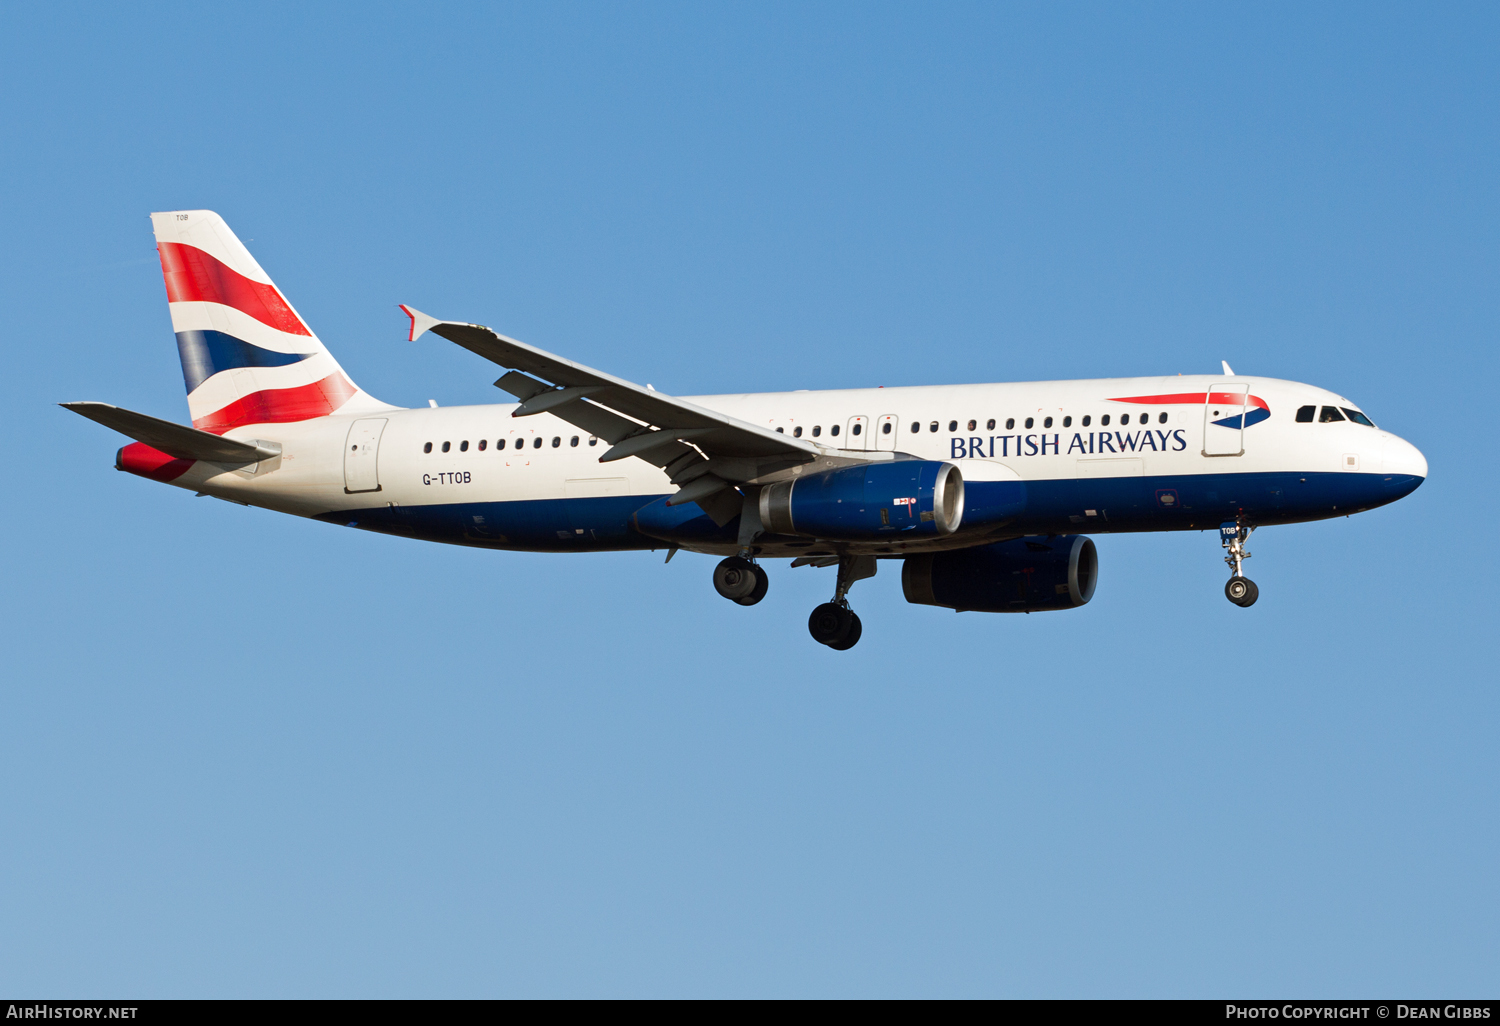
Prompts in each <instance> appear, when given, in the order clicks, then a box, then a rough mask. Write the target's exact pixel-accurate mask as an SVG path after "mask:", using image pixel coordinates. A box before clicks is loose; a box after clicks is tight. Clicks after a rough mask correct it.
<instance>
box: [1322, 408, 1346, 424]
mask: <svg viewBox="0 0 1500 1026" xmlns="http://www.w3.org/2000/svg"><path fill="white" fill-rule="evenodd" d="M1343 419H1344V415H1343V414H1342V413H1340V412H1339V408H1338V407H1337V406H1325V407H1323V412H1322V413H1320V414H1318V423H1319V424H1332V423H1333V422H1334V421H1338V420H1343Z"/></svg>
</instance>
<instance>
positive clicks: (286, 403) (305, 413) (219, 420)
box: [193, 372, 359, 435]
mask: <svg viewBox="0 0 1500 1026" xmlns="http://www.w3.org/2000/svg"><path fill="white" fill-rule="evenodd" d="M357 391H359V390H358V389H357V388H355V387H354V385H353V384H352V383H350V381H349V379H348V378H346V377H344V376H343V375H342V374H339V373H337V372H334V373H333V374H330V375H328V377H326V378H324V379H323V380H322V381H314V382H313V383H312V384H311V385H299V386H298V387H296V388H265V389H262V390H260V391H259V392H252V393H251V394H249V395H247V396H245V398H243V399H236V400H235V401H234V402H232V403H230V404H229V405H228V406H226V407H224V408H223V409H221V410H215V411H214V412H213V413H210V414H209V415H208V416H206V417H199V418H198V419H197V420H195V421H193V427H195V428H197V429H199V430H200V431H212V432H213V433H214V434H216V435H222V434H223V433H224V432H226V431H228V430H229V429H230V428H233V427H239V426H240V425H242V424H284V423H286V422H288V421H293V420H312V419H314V418H315V417H326V416H328V415H329V414H330V413H332V412H334V411H335V410H337V409H338V408H339V407H340V406H343V405H344V404H345V403H346V402H348V401H349V399H350V397H352V396H353V395H354V393H355V392H357Z"/></svg>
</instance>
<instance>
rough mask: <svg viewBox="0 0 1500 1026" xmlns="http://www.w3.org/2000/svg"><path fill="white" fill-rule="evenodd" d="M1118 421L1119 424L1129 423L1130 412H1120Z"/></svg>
mask: <svg viewBox="0 0 1500 1026" xmlns="http://www.w3.org/2000/svg"><path fill="white" fill-rule="evenodd" d="M1120 423H1121V424H1129V423H1130V414H1128V413H1122V414H1120Z"/></svg>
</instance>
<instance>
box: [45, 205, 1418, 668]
mask: <svg viewBox="0 0 1500 1026" xmlns="http://www.w3.org/2000/svg"><path fill="white" fill-rule="evenodd" d="M151 220H152V226H153V229H154V232H155V237H156V246H157V253H158V255H159V256H160V258H161V266H162V276H163V279H164V281H165V284H166V291H167V301H168V306H169V309H170V311H171V317H172V330H173V331H174V332H175V334H176V336H177V348H178V352H179V354H180V356H181V360H182V376H183V382H184V384H185V386H186V388H187V397H188V411H189V414H190V416H191V419H192V426H191V427H188V426H186V425H183V424H178V423H174V422H172V421H167V420H161V419H159V418H156V417H151V416H148V415H146V414H142V413H136V412H133V411H130V410H125V409H122V408H120V407H116V406H112V405H109V404H106V403H101V402H71V403H63V404H61V405H62V406H63V407H64V408H66V409H69V410H72V411H73V412H75V413H78V414H81V415H83V416H85V417H88V418H89V419H91V420H94V421H97V422H98V423H100V424H103V425H105V426H107V427H110V428H113V429H114V430H116V431H119V432H120V433H122V434H124V435H126V436H127V437H129V438H131V439H133V441H132V442H131V443H130V444H128V445H126V446H124V447H123V448H121V449H120V450H119V451H118V453H117V454H116V456H115V467H116V469H118V470H122V471H125V472H127V473H130V474H134V475H137V476H139V477H143V478H147V479H149V480H152V481H158V482H162V483H165V484H170V485H174V486H176V487H178V488H185V489H187V490H189V491H192V492H195V493H197V494H199V495H209V496H214V497H217V498H220V499H226V500H229V501H231V502H237V503H241V504H244V505H248V506H257V507H262V508H265V509H270V510H276V511H278V512H282V513H290V514H293V515H296V516H302V517H308V518H311V519H314V520H322V521H326V522H328V523H330V524H334V525H338V526H342V527H348V528H356V529H359V530H364V531H375V532H379V533H382V534H390V535H397V536H401V537H406V538H415V539H420V540H424V541H433V542H445V543H448V544H452V545H466V546H471V547H474V548H483V549H502V550H523V551H531V552H604V551H621V550H660V549H665V550H667V556H666V559H667V560H668V561H670V560H671V559H672V557H673V556H674V555H676V553H677V552H678V551H679V550H681V549H686V550H688V551H689V552H698V553H704V554H708V555H714V556H720V557H723V558H722V559H721V561H720V562H719V563H718V565H717V566H716V567H715V568H714V572H713V585H714V588H715V590H716V591H717V592H718V593H719V594H720V595H722V596H723V597H724V598H726V599H728V600H730V601H732V602H735V603H738V604H740V605H744V606H750V605H754V604H756V603H757V602H759V601H760V600H761V599H763V598H764V597H765V596H766V592H767V588H768V586H769V580H770V579H769V576H768V574H767V572H766V569H765V565H764V561H766V560H772V559H790V560H791V565H792V566H793V567H798V566H813V567H837V573H836V577H835V582H834V589H833V597H832V598H831V599H830V600H829V601H828V602H825V603H822V604H820V605H819V606H818V607H817V608H816V609H814V610H813V611H812V614H811V616H810V617H809V619H808V630H809V632H810V633H811V635H812V637H813V638H814V640H816V641H817V642H819V643H820V644H823V645H826V646H828V647H829V648H832V649H834V650H837V651H847V650H848V649H850V648H852V647H853V646H854V645H855V643H856V642H858V641H859V639H860V637H861V634H862V633H863V626H862V624H861V623H860V619H859V617H858V616H857V615H856V614H855V613H854V611H853V609H852V608H851V607H850V604H849V599H848V595H849V591H850V588H851V587H852V586H853V585H854V584H855V582H857V581H860V580H863V579H865V578H868V577H872V576H874V575H875V573H876V570H877V569H878V567H879V564H880V562H881V561H885V560H896V561H899V562H900V566H901V586H902V591H903V593H904V595H905V597H906V599H907V601H908V602H911V603H916V604H925V605H932V606H939V607H944V608H949V609H954V610H957V611H959V612H993V613H1012V612H1025V613H1031V612H1042V611H1047V610H1057V609H1070V608H1076V607H1078V606H1082V605H1084V604H1086V603H1087V602H1088V601H1089V600H1090V599H1091V598H1092V597H1093V595H1094V590H1095V587H1096V585H1097V583H1098V576H1099V558H1098V553H1097V550H1096V547H1095V545H1094V542H1093V540H1092V539H1091V538H1090V537H1088V535H1087V534H1085V533H1083V532H1089V533H1093V534H1112V533H1118V532H1140V531H1203V530H1214V531H1217V532H1218V535H1219V541H1220V545H1221V547H1222V548H1223V549H1224V550H1226V552H1227V554H1226V555H1225V556H1224V560H1225V562H1226V563H1227V564H1228V565H1229V569H1230V576H1229V580H1228V582H1227V583H1226V585H1225V589H1224V591H1225V595H1226V597H1227V598H1228V599H1229V601H1230V602H1232V603H1234V604H1235V605H1238V606H1241V607H1248V606H1251V605H1253V604H1254V603H1255V601H1256V599H1257V598H1258V597H1259V589H1258V588H1257V586H1256V585H1255V583H1254V582H1253V581H1251V580H1250V579H1249V578H1247V577H1246V576H1245V575H1244V569H1243V563H1244V560H1245V559H1247V558H1249V556H1250V553H1249V552H1248V551H1247V550H1246V548H1245V543H1246V542H1247V541H1248V540H1249V538H1250V535H1251V533H1252V532H1253V531H1255V530H1256V529H1258V528H1260V527H1265V526H1268V525H1273V524H1291V523H1299V522H1306V521H1313V520H1323V519H1328V518H1332V517H1343V516H1348V515H1351V514H1354V513H1361V512H1364V511H1366V510H1369V509H1374V508H1375V507H1377V506H1383V505H1385V504H1386V503H1389V502H1394V501H1395V500H1397V499H1399V498H1401V497H1403V496H1405V495H1407V494H1409V493H1411V492H1412V491H1414V490H1415V489H1416V488H1417V487H1418V486H1419V485H1421V484H1422V482H1423V481H1424V480H1426V477H1427V461H1426V459H1425V458H1423V456H1422V454H1421V452H1419V451H1418V450H1417V448H1416V447H1415V446H1414V445H1412V444H1411V443H1410V442H1407V441H1405V440H1404V439H1402V438H1399V437H1397V436H1396V435H1394V434H1392V433H1390V432H1388V431H1385V430H1383V429H1381V428H1379V427H1377V426H1376V425H1375V423H1374V422H1373V421H1372V420H1371V419H1370V417H1369V416H1367V415H1366V414H1365V412H1364V411H1363V410H1361V409H1360V408H1359V406H1358V405H1356V404H1355V403H1353V402H1351V401H1350V400H1348V399H1345V398H1343V397H1342V396H1339V395H1337V394H1335V393H1333V392H1330V391H1327V390H1325V389H1322V388H1318V387H1316V386H1313V385H1305V384H1301V383H1298V382H1295V381H1283V380H1278V379H1275V378H1263V377H1253V376H1252V377H1247V376H1242V375H1237V374H1235V373H1234V371H1233V370H1231V369H1230V367H1229V364H1228V363H1227V362H1225V363H1223V365H1222V367H1223V373H1222V374H1216V375H1188V376H1181V375H1178V376H1175V377H1139V378H1110V379H1096V380H1077V381H1035V382H1018V383H1003V384H960V385H938V386H917V387H892V388H860V389H842V390H830V391H809V390H806V389H800V390H797V391H791V392H772V393H759V394H726V395H705V396H687V397H677V396H672V395H668V394H666V393H664V392H659V391H657V390H656V389H655V388H654V387H652V386H651V385H649V384H648V385H645V386H641V385H637V384H635V383H633V382H630V381H626V380H625V379H623V378H618V377H615V376H614V375H612V374H608V373H606V372H604V371H600V370H594V369H593V368H590V367H585V366H583V365H582V364H579V363H575V362H573V361H572V360H569V359H566V358H564V357H561V356H556V355H553V354H552V353H549V352H546V351H544V350H541V349H538V348H536V347H535V346H530V345H527V344H526V343H524V342H519V341H517V340H516V339H513V338H509V337H507V336H505V335H501V334H499V333H498V332H495V331H493V330H491V329H490V328H487V327H484V326H482V325H478V324H470V323H467V322H463V321H449V320H440V319H438V318H435V317H430V316H428V315H427V314H424V313H422V312H421V311H419V310H417V309H415V308H413V307H411V306H409V305H402V306H401V310H402V311H403V313H404V314H405V315H406V317H407V318H408V319H409V321H410V324H409V330H408V339H409V340H410V341H411V342H416V341H417V339H419V338H421V337H422V336H424V335H425V334H427V333H429V332H430V333H431V334H433V335H436V336H439V337H441V338H444V339H447V340H448V341H450V342H453V343H456V344H457V345H460V346H462V347H464V348H465V349H468V350H469V351H471V352H473V353H476V354H478V355H479V356H481V357H484V358H485V359H486V360H489V361H490V362H491V363H493V364H495V365H496V366H497V367H498V368H500V369H502V370H503V371H504V373H503V374H501V376H500V377H499V378H498V380H496V381H495V385H496V387H498V388H499V389H501V390H502V391H504V392H506V393H508V394H509V395H510V396H513V397H514V398H515V400H516V401H515V402H509V403H501V404H495V405H485V406H457V407H439V406H438V405H437V403H436V402H433V401H431V400H429V406H428V407H427V408H420V407H419V408H416V409H407V408H403V407H399V406H392V405H389V404H387V403H383V402H380V401H379V400H377V399H375V398H374V397H373V396H371V395H369V394H368V393H366V392H364V391H363V390H362V389H360V388H359V386H357V385H356V384H354V381H353V379H352V378H350V377H349V375H348V374H347V373H346V372H345V371H344V369H343V368H342V367H341V366H340V365H339V364H338V362H337V361H336V360H335V359H334V357H333V354H332V353H330V352H329V351H328V349H327V348H326V347H325V346H324V345H323V343H322V342H320V341H319V340H318V337H317V335H315V334H314V333H313V331H312V329H311V328H310V327H309V326H308V325H307V322H306V321H304V320H303V319H302V317H301V316H300V315H299V314H298V313H297V311H296V310H295V309H294V308H293V307H292V305H291V303H289V302H288V301H287V299H286V298H285V296H284V295H283V294H282V293H281V291H280V290H279V289H278V288H277V287H276V286H275V284H274V283H273V282H272V281H271V278H270V276H269V275H267V274H266V272H265V271H264V270H262V269H261V266H260V264H258V263H256V261H255V258H254V257H252V256H251V255H250V252H249V250H247V249H246V248H245V247H244V245H243V244H242V243H241V242H240V240H239V238H238V237H237V236H236V235H235V234H234V232H232V231H231V230H230V228H229V226H228V225H227V224H226V223H225V222H224V220H223V218H221V217H219V215H218V214H216V213H214V212H212V211H209V210H179V211H168V212H164V213H155V214H152V215H151Z"/></svg>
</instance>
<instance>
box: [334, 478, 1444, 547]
mask: <svg viewBox="0 0 1500 1026" xmlns="http://www.w3.org/2000/svg"><path fill="white" fill-rule="evenodd" d="M1422 480H1423V479H1422V478H1420V477H1412V476H1409V475H1383V474H1353V473H1305V472H1304V473H1297V472H1291V473H1260V474H1229V473H1225V474H1182V475H1161V476H1156V477H1114V478H1069V479H1065V480H1054V481H1027V482H1024V484H1018V483H1017V482H986V481H975V482H969V483H967V484H966V485H965V502H964V505H965V512H966V516H965V525H964V527H965V529H966V530H976V531H977V530H979V529H980V528H981V527H982V526H983V525H985V524H992V525H994V526H996V527H1002V528H1003V529H1004V530H1006V531H1020V532H1023V533H1027V534H1064V533H1074V534H1077V533H1086V532H1089V531H1093V532H1097V533H1107V532H1111V531H1176V530H1192V529H1203V528H1206V527H1216V526H1218V525H1219V524H1220V523H1222V522H1224V521H1226V520H1233V519H1235V518H1236V517H1237V516H1244V517H1246V518H1248V519H1249V520H1250V522H1252V523H1254V524H1257V525H1265V524H1275V523H1292V522H1296V521H1302V520H1318V519H1324V518H1327V517H1337V516H1345V515H1347V514H1351V513H1357V512H1360V511H1362V510H1366V509H1372V508H1374V507H1376V506H1382V505H1385V504H1386V503H1388V502H1394V501H1395V500H1396V499H1399V498H1401V497H1402V496H1404V495H1407V494H1410V493H1411V492H1412V491H1414V490H1415V489H1416V488H1417V487H1418V486H1419V485H1420V484H1421V483H1422ZM664 498H665V496H650V495H608V496H596V497H590V498H576V499H531V500H525V501H517V502H460V503H445V504H440V505H423V506H378V507H371V508H369V509H361V510H352V511H343V512H337V513H325V514H323V515H322V516H320V517H319V518H318V519H320V520H326V521H328V522H330V523H336V524H344V525H348V526H351V527H359V528H362V529H364V530H371V531H378V532H381V533H385V534H396V535H404V536H407V537H412V538H418V539H422V540H425V541H437V542H447V543H450V544H455V545H473V546H478V547H487V548H504V549H526V550H533V551H544V552H568V551H602V550H611V549H643V548H660V547H662V546H663V545H664V544H667V543H668V542H667V541H666V540H665V539H666V538H668V537H669V538H671V539H672V541H677V542H686V543H688V544H692V543H693V542H702V543H704V544H710V543H715V542H717V543H724V542H733V541H734V539H735V537H736V536H737V534H738V530H739V522H738V520H735V521H732V522H730V523H729V524H726V525H724V526H722V527H720V526H718V525H716V524H714V523H713V521H712V520H710V519H709V518H708V517H707V516H706V515H705V514H704V513H703V512H702V510H700V509H699V508H698V507H697V505H695V504H688V505H686V506H677V507H667V506H666V505H665V503H664V502H662V500H663V499H664ZM638 514H639V515H640V518H639V520H638V519H637V515H638ZM971 514H972V515H971ZM638 523H639V525H640V526H641V527H642V528H644V531H643V530H638V529H637V524H638ZM976 542H977V538H976Z"/></svg>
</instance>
